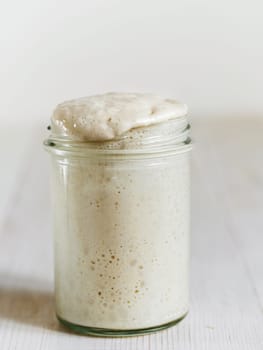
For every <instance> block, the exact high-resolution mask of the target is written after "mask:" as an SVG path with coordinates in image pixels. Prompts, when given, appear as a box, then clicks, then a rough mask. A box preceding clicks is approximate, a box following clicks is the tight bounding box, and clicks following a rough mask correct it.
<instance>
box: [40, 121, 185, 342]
mask: <svg viewBox="0 0 263 350" xmlns="http://www.w3.org/2000/svg"><path fill="white" fill-rule="evenodd" d="M188 134H189V125H188V121H187V118H186V117H181V118H177V119H174V120H170V121H167V122H165V123H161V124H157V125H152V126H150V127H144V128H138V129H133V130H131V131H129V132H127V133H126V134H125V135H123V136H122V137H120V138H119V139H115V140H113V141H107V142H80V141H78V142H77V141H72V140H69V139H67V138H61V137H60V138H55V137H53V138H49V139H48V140H46V141H45V148H46V149H47V150H48V151H49V153H50V154H51V156H52V157H51V160H52V177H51V179H52V194H53V203H54V234H55V295H56V313H57V317H58V319H59V321H60V322H61V323H63V324H64V325H66V326H67V327H69V328H71V329H72V330H74V331H77V332H80V333H84V334H91V335H99V336H126V335H127V336H130V335H137V334H144V333H149V332H153V331H157V330H160V329H164V328H166V327H169V326H172V325H174V324H176V323H177V322H178V321H180V320H181V319H182V318H183V317H184V316H185V315H186V314H187V311H188V294H189V293H188V263H189V223H190V220H189V212H190V211H189V207H190V195H189V192H190V168H189V150H190V149H191V143H190V139H189V137H188Z"/></svg>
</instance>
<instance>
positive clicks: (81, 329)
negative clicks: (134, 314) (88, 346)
mask: <svg viewBox="0 0 263 350" xmlns="http://www.w3.org/2000/svg"><path fill="white" fill-rule="evenodd" d="M186 315H187V313H185V314H184V315H183V316H181V317H179V318H177V319H176V320H173V321H170V322H168V323H164V324H161V325H159V326H154V327H148V328H137V329H109V328H97V327H87V326H80V325H78V324H74V323H71V322H69V321H66V320H63V319H62V318H61V317H59V316H58V315H57V319H58V320H59V322H60V323H61V324H62V325H63V326H65V327H67V328H68V329H70V330H71V331H73V332H74V333H79V334H82V335H89V336H93V337H112V338H114V337H132V336H138V335H146V334H150V333H155V332H158V331H162V330H164V329H166V328H170V327H173V326H175V325H176V324H177V323H179V322H180V321H182V320H183V319H184V318H185V317H186Z"/></svg>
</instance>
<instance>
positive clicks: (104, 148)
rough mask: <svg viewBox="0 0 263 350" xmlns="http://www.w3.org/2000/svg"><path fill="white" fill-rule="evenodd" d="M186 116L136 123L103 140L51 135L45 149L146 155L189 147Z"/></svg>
mask: <svg viewBox="0 0 263 350" xmlns="http://www.w3.org/2000/svg"><path fill="white" fill-rule="evenodd" d="M189 133H190V124H189V121H188V118H187V116H183V117H179V118H175V119H170V120H168V121H165V122H162V123H157V124H152V125H150V126H144V127H138V128H134V129H131V130H129V131H128V132H126V133H124V134H123V135H121V136H119V137H117V138H114V139H113V140H107V141H85V140H84V141H80V140H73V139H72V138H70V137H66V136H59V137H58V136H57V135H51V136H50V137H49V138H48V139H46V140H45V141H44V147H45V149H46V150H47V151H48V152H50V153H52V154H55V155H66V154H67V155H69V156H77V157H92V156H96V157H107V158H108V157H121V156H124V157H141V156H142V157H146V156H151V157H155V156H157V157H158V156H160V155H169V154H171V155H172V154H175V153H182V152H186V151H189V150H190V149H191V148H192V143H191V138H190V136H189Z"/></svg>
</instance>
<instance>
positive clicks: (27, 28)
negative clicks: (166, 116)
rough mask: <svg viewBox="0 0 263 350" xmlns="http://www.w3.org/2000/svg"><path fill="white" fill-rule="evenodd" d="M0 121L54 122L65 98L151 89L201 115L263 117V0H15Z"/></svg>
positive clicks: (1, 57) (6, 5)
mask: <svg viewBox="0 0 263 350" xmlns="http://www.w3.org/2000/svg"><path fill="white" fill-rule="evenodd" d="M0 7H1V8H0V41H1V52H0V93H1V98H0V118H4V119H6V120H8V122H9V123H14V121H15V120H19V122H21V123H22V122H23V123H24V124H26V123H28V122H31V121H33V120H35V121H45V122H46V120H47V118H48V117H49V115H50V113H51V111H52V109H53V107H54V106H55V105H56V104H57V103H59V102H61V101H62V100H65V99H69V98H73V97H79V96H83V95H88V94H95V93H100V92H105V91H109V90H110V91H121V90H124V91H148V92H155V93H159V94H163V95H167V96H170V97H176V98H178V99H181V100H182V101H185V102H187V103H188V105H189V106H190V110H191V114H192V115H193V116H195V115H196V116H199V115H201V116H209V117H232V116H237V117H238V116H239V117H243V116H246V117H247V116H248V117H251V116H262V114H263V98H262V94H263V92H262V83H263V67H262V62H263V24H262V22H263V20H262V12H263V5H262V1H256V0H250V1H242V0H239V1H233V0H218V1H212V0H183V1H176V0H162V1H161V0H159V1H157V0H128V1H127V0H83V1H82V0H76V1H73V0H71V1H68V0H64V1H55V0H45V1H36V0H24V1H21V0H9V1H2V2H1V6H0Z"/></svg>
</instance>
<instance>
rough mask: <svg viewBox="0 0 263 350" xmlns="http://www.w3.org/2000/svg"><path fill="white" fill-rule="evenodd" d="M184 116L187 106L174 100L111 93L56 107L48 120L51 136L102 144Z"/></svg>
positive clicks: (79, 99)
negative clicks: (101, 142) (131, 131)
mask: <svg viewBox="0 0 263 350" xmlns="http://www.w3.org/2000/svg"><path fill="white" fill-rule="evenodd" d="M186 114H187V106H186V105H185V104H182V103H180V102H177V101H175V100H171V99H164V98H162V97H160V96H156V95H152V94H138V93H113V92H111V93H106V94H103V95H95V96H89V97H82V98H78V99H75V100H70V101H66V102H63V103H61V104H59V105H58V106H57V107H56V109H55V111H54V113H53V115H52V118H51V123H52V135H53V136H67V137H70V138H72V139H74V140H81V141H106V140H112V139H115V138H116V137H118V136H120V135H122V134H124V133H125V132H127V131H129V130H131V129H133V128H137V127H143V126H149V125H152V124H156V123H160V122H163V121H167V120H169V119H172V118H178V117H182V116H184V115H186Z"/></svg>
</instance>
